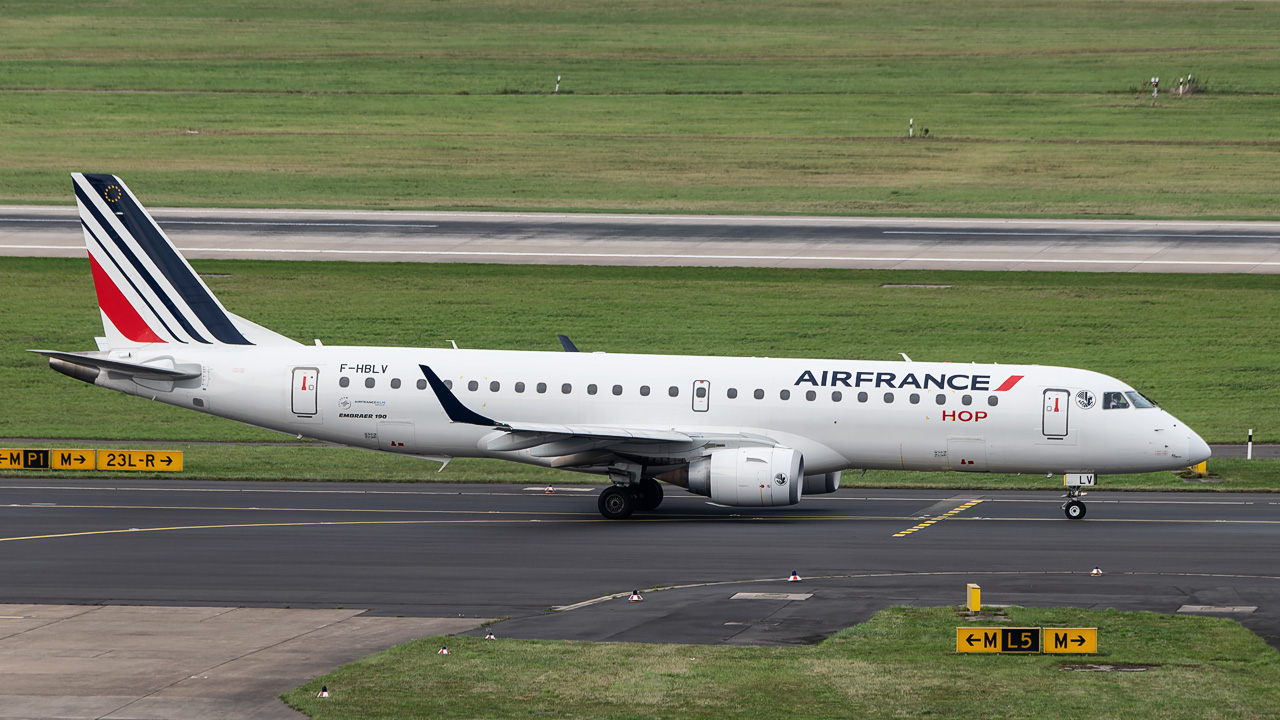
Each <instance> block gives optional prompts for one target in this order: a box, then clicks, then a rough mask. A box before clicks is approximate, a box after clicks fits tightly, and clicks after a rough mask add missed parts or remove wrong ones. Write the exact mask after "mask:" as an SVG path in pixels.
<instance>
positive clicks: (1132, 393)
mask: <svg viewBox="0 0 1280 720" xmlns="http://www.w3.org/2000/svg"><path fill="white" fill-rule="evenodd" d="M1124 394H1125V395H1127V396H1128V397H1129V401H1130V402H1132V403H1133V406H1134V407H1136V408H1153V407H1155V406H1156V402H1155V401H1154V400H1152V399H1151V398H1149V397H1147V396H1146V395H1143V394H1142V393H1140V392H1138V391H1137V390H1126V391H1125V393H1124Z"/></svg>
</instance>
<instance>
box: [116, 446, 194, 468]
mask: <svg viewBox="0 0 1280 720" xmlns="http://www.w3.org/2000/svg"><path fill="white" fill-rule="evenodd" d="M98 469H99V470H132V471H134V472H139V471H140V472H157V471H158V472H181V471H182V453H181V452H174V451H169V450H99V451H98Z"/></svg>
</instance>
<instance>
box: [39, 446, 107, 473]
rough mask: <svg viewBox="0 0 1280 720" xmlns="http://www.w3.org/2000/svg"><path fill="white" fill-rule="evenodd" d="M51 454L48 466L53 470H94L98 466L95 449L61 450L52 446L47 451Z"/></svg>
mask: <svg viewBox="0 0 1280 720" xmlns="http://www.w3.org/2000/svg"><path fill="white" fill-rule="evenodd" d="M49 454H50V455H52V457H51V458H50V459H49V460H50V466H51V467H52V468H53V469H54V470H95V469H97V467H98V452H97V451H96V450H62V449H58V448H54V449H53V450H50V451H49Z"/></svg>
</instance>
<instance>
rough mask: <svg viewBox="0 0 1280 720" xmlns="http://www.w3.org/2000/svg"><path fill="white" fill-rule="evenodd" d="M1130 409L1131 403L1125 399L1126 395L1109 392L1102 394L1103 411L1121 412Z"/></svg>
mask: <svg viewBox="0 0 1280 720" xmlns="http://www.w3.org/2000/svg"><path fill="white" fill-rule="evenodd" d="M1127 407H1129V401H1128V400H1125V399H1124V393H1118V392H1109V393H1103V394H1102V409H1103V410H1120V409H1123V408H1127Z"/></svg>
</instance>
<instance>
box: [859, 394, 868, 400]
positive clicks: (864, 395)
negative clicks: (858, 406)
mask: <svg viewBox="0 0 1280 720" xmlns="http://www.w3.org/2000/svg"><path fill="white" fill-rule="evenodd" d="M866 401H867V394H866V393H865V392H860V393H858V402H866Z"/></svg>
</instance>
